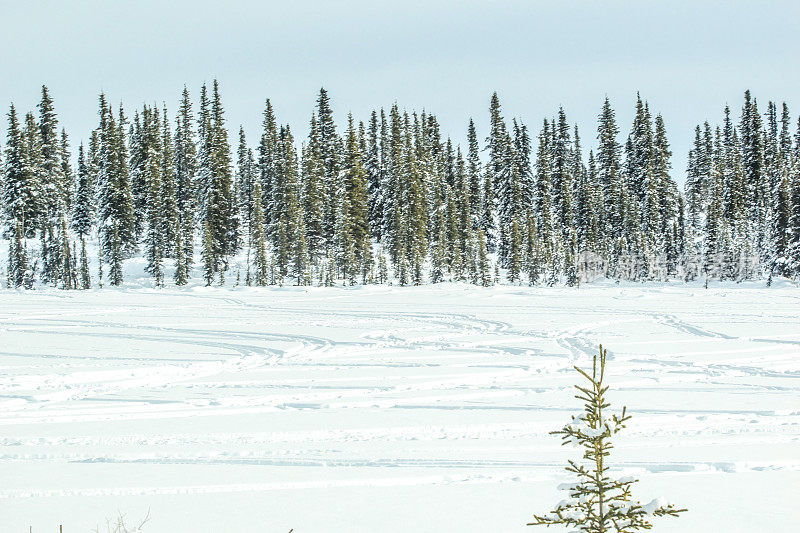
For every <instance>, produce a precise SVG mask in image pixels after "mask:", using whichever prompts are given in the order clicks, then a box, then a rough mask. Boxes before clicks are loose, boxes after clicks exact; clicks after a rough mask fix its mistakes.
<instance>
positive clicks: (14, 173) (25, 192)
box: [2, 104, 41, 237]
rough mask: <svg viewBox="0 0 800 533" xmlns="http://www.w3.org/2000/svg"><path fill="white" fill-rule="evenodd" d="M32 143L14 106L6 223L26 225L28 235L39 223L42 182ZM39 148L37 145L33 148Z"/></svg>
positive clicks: (5, 193) (5, 188) (6, 178)
mask: <svg viewBox="0 0 800 533" xmlns="http://www.w3.org/2000/svg"><path fill="white" fill-rule="evenodd" d="M30 146H31V143H29V142H26V139H25V136H24V134H23V129H22V127H21V126H20V123H19V120H18V119H17V111H16V108H15V107H14V104H11V108H10V110H9V112H8V130H7V134H6V149H5V155H6V157H5V175H4V176H3V178H4V179H3V180H2V193H3V194H2V196H3V201H2V205H3V215H4V219H5V221H6V223H7V224H8V225H9V226H11V227H16V225H17V223H20V224H22V233H23V235H24V236H26V237H27V236H32V233H33V231H34V229H35V228H36V227H37V224H38V222H39V208H40V205H41V203H40V197H41V182H40V179H39V174H38V173H37V172H36V170H35V167H34V166H33V165H32V164H31V161H30V159H31V157H33V154H31V153H30V149H29V148H30ZM33 146H35V144H34V145H33Z"/></svg>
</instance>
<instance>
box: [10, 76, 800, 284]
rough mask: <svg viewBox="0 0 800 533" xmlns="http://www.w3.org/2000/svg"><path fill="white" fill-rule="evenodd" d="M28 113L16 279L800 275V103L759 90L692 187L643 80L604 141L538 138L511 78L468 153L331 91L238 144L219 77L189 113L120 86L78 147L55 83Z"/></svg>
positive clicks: (555, 122) (708, 141)
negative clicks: (129, 273)
mask: <svg viewBox="0 0 800 533" xmlns="http://www.w3.org/2000/svg"><path fill="white" fill-rule="evenodd" d="M7 116H8V129H7V136H6V142H5V144H6V145H5V149H4V150H3V157H2V169H3V171H2V173H1V174H0V179H1V180H2V183H0V186H1V188H2V217H3V225H4V227H3V233H4V235H5V236H6V237H7V238H8V241H9V252H8V265H7V285H8V286H9V287H12V288H19V287H25V288H31V287H33V286H35V284H37V283H40V284H47V285H52V286H56V287H60V288H64V289H75V288H89V287H91V286H92V283H93V282H94V283H95V284H99V285H102V284H103V283H104V282H105V283H108V284H111V285H120V284H122V283H123V261H124V260H125V259H127V258H130V257H132V256H134V255H136V254H142V255H143V256H144V257H145V258H146V261H147V272H148V273H149V274H150V276H151V277H152V279H153V283H154V284H155V285H156V286H163V285H164V284H165V283H166V282H167V281H166V280H165V270H166V267H167V266H174V269H172V270H173V271H174V275H173V276H172V277H173V281H174V283H175V284H176V285H185V284H186V283H187V282H188V281H189V277H190V275H191V273H192V271H193V265H195V264H199V265H200V266H201V267H202V268H201V270H202V277H203V279H204V280H205V282H206V284H209V285H210V284H212V283H221V284H224V283H225V277H226V276H228V278H229V280H230V277H231V276H235V277H236V279H237V283H242V284H246V285H257V286H264V285H271V284H297V285H311V284H314V285H333V284H335V283H343V284H358V283H397V284H400V285H407V284H422V283H437V282H441V281H466V282H470V283H474V284H477V285H484V286H486V285H490V284H492V283H497V282H500V281H505V282H509V283H527V284H545V285H555V284H567V285H570V286H574V285H578V284H579V283H580V282H581V281H585V280H592V279H595V278H597V277H600V276H605V277H609V278H614V279H618V280H632V281H647V280H685V281H691V280H695V279H698V278H705V279H720V280H745V279H753V278H759V277H767V278H768V279H770V280H771V279H772V278H773V277H774V276H785V277H793V278H797V277H798V276H800V120H799V121H798V123H797V127H796V128H792V125H791V123H790V115H789V110H788V107H787V105H786V104H785V103H784V104H782V105H781V106H780V109H779V108H778V105H776V104H775V103H773V102H769V103H768V105H767V108H766V113H765V114H763V115H762V113H761V112H760V111H759V109H758V104H757V101H756V99H755V98H754V97H752V96H751V95H750V93H749V91H747V92H745V95H744V104H743V106H742V109H741V114H740V116H739V118H738V121H736V120H735V119H734V117H732V113H731V110H730V108H729V107H728V106H726V107H725V108H724V113H723V116H722V123H721V125H719V126H712V125H711V124H709V123H708V122H705V123H704V124H703V125H698V126H697V128H696V130H695V140H694V145H693V148H692V149H691V151H690V153H689V163H688V168H687V170H686V180H685V183H686V185H685V188H684V191H683V192H681V191H680V190H679V188H678V187H677V185H676V181H675V180H674V179H673V177H672V175H671V171H672V168H671V162H670V159H671V155H672V152H671V150H670V145H669V142H668V139H667V134H666V127H665V123H664V119H663V118H662V116H661V115H660V114H656V115H655V117H654V116H653V113H652V112H651V110H650V108H649V106H648V103H647V102H646V101H643V100H642V99H641V98H640V97H639V96H638V95H637V100H636V110H635V118H634V121H633V124H632V126H631V129H630V132H629V133H628V135H627V137H626V138H625V141H624V142H620V139H619V137H620V128H619V126H618V124H617V120H616V117H615V112H614V109H613V108H612V106H611V103H610V102H609V100H608V98H606V100H605V102H604V103H603V105H602V108H601V111H600V114H599V117H598V126H597V135H596V139H597V145H596V148H593V149H590V150H589V151H588V154H586V149H585V148H584V145H583V144H582V142H581V137H580V134H579V131H578V127H577V125H571V124H570V122H569V121H568V119H567V116H566V113H565V111H564V109H562V108H559V109H558V110H557V112H556V113H555V115H554V116H553V117H552V118H547V119H544V121H543V122H542V125H541V128H540V129H539V131H538V134H536V136H535V137H534V136H533V133H532V132H531V131H529V129H528V126H527V125H526V124H524V123H523V122H522V121H520V120H518V119H512V120H511V121H510V123H509V122H508V121H506V120H505V118H504V117H503V112H502V108H501V105H500V101H499V99H498V97H497V94H494V95H492V97H491V100H490V105H489V119H490V120H489V131H488V134H487V136H486V137H485V140H483V141H481V139H480V137H479V135H478V132H477V131H476V128H475V125H474V123H473V121H472V120H470V121H469V123H468V125H467V145H466V146H465V147H464V148H463V149H462V147H461V146H459V145H457V144H455V143H454V142H452V141H451V139H450V138H445V137H444V135H443V133H442V132H441V130H440V127H439V123H438V121H437V118H436V116H435V115H433V114H430V113H427V112H425V111H423V112H421V113H417V112H408V111H405V110H402V109H401V108H400V107H399V106H398V105H397V104H394V105H392V106H391V107H390V108H389V109H388V111H387V110H386V109H379V110H375V111H373V112H372V113H371V114H370V116H369V117H368V118H367V120H366V121H358V122H357V121H356V120H355V119H354V118H353V117H352V116H348V120H347V124H346V125H344V127H343V128H341V127H340V128H337V125H336V124H335V122H334V119H333V112H332V108H331V102H330V99H329V96H328V94H327V92H326V91H325V90H324V89H321V90H320V92H319V96H318V99H317V101H316V106H315V108H314V111H313V112H312V114H311V119H310V127H309V134H308V137H307V138H306V139H305V140H302V141H301V142H299V143H298V141H297V140H296V139H295V137H294V135H293V134H292V130H291V128H290V127H289V126H288V125H281V124H279V122H278V120H277V118H276V113H275V110H274V108H273V106H272V104H271V102H270V101H269V100H267V101H266V108H265V110H264V112H263V129H262V132H261V136H260V138H259V139H258V142H257V143H255V144H251V143H249V142H248V139H247V138H246V137H245V133H244V130H243V129H242V128H240V129H239V134H238V142H237V143H236V144H237V148H236V150H235V152H233V150H232V142H231V139H230V138H229V132H228V129H227V127H226V121H225V112H224V108H223V104H222V97H221V94H220V88H219V84H218V83H217V81H216V80H215V81H214V82H213V84H212V85H211V86H210V87H208V86H206V85H204V86H203V87H202V88H201V90H200V93H199V102H197V103H195V102H193V101H192V98H191V96H190V94H189V91H188V90H187V89H186V88H184V90H183V93H182V95H181V99H180V105H179V107H178V109H177V113H174V115H173V114H171V113H170V112H169V110H168V109H167V108H166V106H161V107H159V106H156V105H152V106H151V105H144V106H143V107H142V108H140V109H136V110H133V111H132V112H126V111H125V109H124V108H123V106H122V105H119V106H114V105H112V104H111V103H110V102H109V101H108V99H107V97H106V95H105V94H100V96H99V105H98V125H97V128H96V129H95V130H93V131H92V132H91V134H90V135H89V137H88V142H87V144H86V145H84V144H83V143H82V144H81V145H80V146H78V149H77V158H76V159H73V158H72V154H71V152H70V148H71V147H70V143H69V138H68V136H67V133H66V131H65V130H64V129H63V128H61V129H60V131H59V128H60V126H59V122H58V118H57V114H56V112H55V107H54V102H53V98H52V96H51V95H50V92H49V90H48V89H47V87H46V86H43V87H42V91H41V101H40V103H39V104H38V106H37V111H36V112H28V113H26V114H24V115H22V113H21V112H18V111H17V109H16V108H15V107H14V105H13V104H12V105H11V107H10V110H9V112H8V115H7ZM793 130H794V132H793ZM534 150H535V151H534ZM94 239H96V240H97V247H96V250H97V252H96V253H97V254H98V261H97V264H98V265H99V268H97V271H96V272H90V267H89V264H90V262H89V258H88V257H87V254H88V252H87V241H93V240H94ZM90 249H92V247H90ZM234 257H238V258H243V259H242V260H241V261H239V262H238V263H237V264H241V263H242V261H243V265H244V266H243V267H233V264H234V263H233V261H232V258H234ZM234 270H235V272H234Z"/></svg>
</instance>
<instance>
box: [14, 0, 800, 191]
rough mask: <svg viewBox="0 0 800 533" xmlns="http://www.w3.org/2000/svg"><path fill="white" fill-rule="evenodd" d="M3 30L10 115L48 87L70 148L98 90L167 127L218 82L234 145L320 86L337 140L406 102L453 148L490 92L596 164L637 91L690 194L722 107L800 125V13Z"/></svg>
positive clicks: (545, 4) (38, 11)
mask: <svg viewBox="0 0 800 533" xmlns="http://www.w3.org/2000/svg"><path fill="white" fill-rule="evenodd" d="M290 4H296V5H290ZM0 14H1V16H0V18H2V20H3V24H2V29H0V51H1V52H0V105H2V106H3V107H4V109H7V106H8V104H9V103H10V102H11V101H13V102H14V103H15V104H16V105H17V107H18V108H19V110H20V111H26V110H28V109H33V108H34V106H35V105H36V103H37V101H38V98H39V87H40V85H41V84H42V83H46V84H47V85H48V87H49V88H50V89H51V92H52V94H53V96H54V98H55V104H56V111H57V112H58V114H59V117H60V119H61V121H62V123H63V125H65V126H66V128H67V131H68V133H69V134H70V136H71V138H72V141H73V142H72V144H73V148H75V147H77V144H78V142H79V141H80V140H81V139H83V140H86V139H87V137H88V134H89V132H90V131H91V129H92V128H93V127H95V125H96V98H97V94H98V92H99V91H100V90H101V89H102V90H104V91H105V92H106V93H107V95H108V97H109V98H110V100H111V101H112V102H117V103H118V102H119V101H123V102H124V104H125V106H126V108H128V109H129V110H130V109H131V108H132V107H134V106H139V105H141V104H142V103H143V102H151V103H152V102H157V103H159V104H160V103H161V102H162V101H164V102H166V103H167V105H168V107H169V109H170V114H174V111H175V108H176V103H177V101H178V98H179V96H180V91H181V89H182V87H183V84H184V83H186V84H187V85H188V87H189V89H190V92H191V93H192V96H193V97H194V98H196V97H197V95H198V92H199V86H200V85H201V84H202V83H203V81H211V80H212V79H213V78H214V77H217V78H218V79H219V81H220V84H221V89H222V95H223V102H224V104H225V108H226V112H227V118H228V125H229V127H230V129H231V139H232V141H234V142H235V140H236V131H237V130H238V126H239V125H240V124H243V125H244V127H245V130H246V132H247V134H248V137H249V140H250V143H251V144H252V145H254V144H255V142H256V139H257V136H258V135H259V134H260V122H261V113H262V111H263V107H264V100H265V99H266V98H267V97H269V98H271V100H272V102H273V105H274V106H275V108H276V111H277V114H278V119H279V121H281V122H284V123H285V122H288V123H290V124H291V126H292V127H293V129H294V131H295V134H296V136H298V137H301V136H304V135H305V133H306V131H307V127H306V124H307V122H308V119H309V116H310V114H311V111H312V106H313V104H314V100H315V96H316V93H317V91H318V89H319V87H320V86H323V85H324V86H325V87H326V88H327V89H328V90H329V93H330V96H331V98H332V103H333V107H334V111H335V113H336V117H337V124H338V126H339V128H340V129H341V128H342V127H343V125H344V124H345V117H346V114H347V112H348V111H352V112H353V113H354V115H355V116H356V118H359V119H364V120H366V118H367V117H368V113H369V111H370V110H371V109H373V108H375V107H379V106H385V107H387V108H388V107H389V106H390V105H391V104H392V102H394V101H397V102H398V103H399V104H400V105H401V107H407V108H417V109H420V108H422V107H425V108H426V109H427V110H429V111H432V112H434V113H436V114H437V115H438V117H439V119H440V122H441V124H442V132H443V134H444V135H449V136H452V137H453V138H454V139H455V140H458V141H463V139H464V138H465V132H466V124H467V121H468V120H469V117H470V116H472V117H474V119H475V121H476V124H477V125H478V127H479V135H480V136H481V138H483V137H485V134H486V123H487V115H488V111H487V109H488V103H489V97H490V95H491V93H492V91H495V90H496V91H497V92H498V93H499V95H500V99H501V103H502V104H503V108H504V114H505V116H506V118H507V119H509V120H510V118H511V117H512V116H518V117H521V118H522V119H523V120H524V121H525V122H526V123H527V124H528V125H529V127H530V128H531V130H533V132H534V133H535V132H537V131H538V129H539V127H540V124H541V121H542V119H543V118H544V117H545V116H552V115H553V114H554V113H555V112H556V110H557V108H558V106H559V105H563V106H564V107H565V110H566V113H567V117H568V119H569V120H570V121H572V122H578V124H579V126H580V128H581V134H582V137H583V141H584V147H585V148H586V152H587V153H588V148H589V147H593V146H594V144H595V136H596V132H595V128H596V122H595V119H596V116H597V114H598V112H599V110H600V106H601V104H602V101H603V98H604V96H605V95H606V94H607V95H608V96H609V97H610V98H611V100H612V104H613V105H614V107H615V109H616V110H617V116H618V119H619V121H620V129H621V131H622V135H621V136H620V137H621V138H620V141H624V135H626V134H627V132H628V131H629V129H630V121H631V119H632V111H633V106H634V103H635V98H636V91H637V90H638V91H640V92H641V94H642V97H643V98H646V99H647V100H649V102H650V106H651V110H652V111H654V112H661V113H662V114H663V115H664V119H665V121H666V123H667V127H668V130H669V134H670V141H671V143H672V147H673V151H674V152H675V158H674V167H675V168H674V170H673V174H674V176H675V178H676V179H677V180H678V181H679V182H682V181H683V174H684V170H685V161H686V152H687V151H688V149H689V147H690V144H691V141H692V138H693V133H692V132H693V129H694V126H695V124H696V123H697V122H702V121H704V120H706V119H708V120H712V121H718V120H719V119H720V117H721V114H722V108H723V106H724V105H725V103H726V102H729V103H730V104H731V106H732V108H733V109H734V111H735V113H736V114H737V115H738V111H739V108H740V107H741V100H742V93H743V92H744V90H745V89H746V88H750V89H751V90H752V91H753V93H754V95H755V96H757V97H758V99H759V102H763V103H762V107H761V109H762V110H766V102H767V100H769V99H775V100H778V101H781V100H786V101H787V102H788V103H789V105H790V110H791V111H792V113H793V114H792V117H793V121H795V120H796V113H797V112H798V111H800V99H798V98H797V94H798V89H799V88H800V74H799V73H798V69H797V67H796V65H797V58H798V57H800V33H798V30H800V2H797V1H796V0H787V1H762V2H739V1H697V0H694V1H684V0H670V1H662V2H655V1H647V0H636V1H624V2H623V1H613V0H605V1H600V0H594V1H588V0H587V1H569V0H561V1H544V0H527V1H521V0H520V1H502V0H494V1H491V2H489V1H485V0H484V1H460V2H451V1H438V2H437V1H435V0H428V1H424V2H423V1H418V0H405V1H403V2H383V1H379V0H372V1H361V0H352V1H345V0H338V1H337V0H328V1H308V2H299V1H297V2H287V1H283V2H277V3H273V2H261V1H241V2H222V1H214V2H211V1H205V0H194V1H191V2H190V1H165V0H161V1H158V2H156V1H151V0H141V1H134V0H115V1H113V2H109V1H84V2H80V1H71V2H59V1H52V0H51V1H23V0H14V1H11V0H0ZM793 104H796V105H797V106H798V107H797V109H794V107H795V106H794V105H793ZM3 114H5V110H4V111H3ZM5 124H6V122H5V120H4V121H3V126H2V133H0V139H2V140H3V143H4V140H5V139H4V138H5V128H6V125H5Z"/></svg>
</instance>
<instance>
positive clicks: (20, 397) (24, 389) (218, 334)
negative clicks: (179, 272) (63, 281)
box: [0, 283, 800, 533]
mask: <svg viewBox="0 0 800 533" xmlns="http://www.w3.org/2000/svg"><path fill="white" fill-rule="evenodd" d="M600 342H602V343H603V344H604V345H606V346H607V347H608V349H609V354H610V358H612V360H611V361H610V363H609V364H610V369H609V373H610V378H609V383H610V384H611V385H612V388H613V390H612V392H611V396H610V398H611V400H612V403H613V407H617V408H621V407H622V405H623V404H626V405H628V408H629V410H630V412H631V413H632V414H633V415H634V418H633V420H632V425H631V427H630V428H629V430H628V431H627V432H626V433H625V436H624V438H622V439H621V440H620V441H619V444H618V448H617V450H616V452H615V455H614V457H613V460H614V462H615V464H617V465H619V472H620V475H624V474H623V473H629V474H634V475H637V476H639V477H640V478H641V480H642V481H641V483H640V484H639V485H638V486H637V494H638V496H639V498H640V499H641V500H643V501H649V500H650V499H651V498H653V497H655V496H662V495H663V496H666V497H667V498H668V499H670V500H672V501H674V502H675V503H676V504H678V505H680V506H685V507H688V508H689V509H690V512H689V513H686V514H685V515H684V516H683V517H682V518H680V519H669V518H666V519H662V520H660V521H659V523H658V525H657V530H658V531H662V532H665V533H666V532H678V531H680V532H686V531H708V530H709V527H711V526H712V525H713V528H714V529H715V530H718V531H726V532H738V531H742V532H744V531H748V532H752V531H770V532H783V531H797V529H796V527H797V525H796V517H795V515H796V511H795V510H793V509H796V503H797V500H798V497H800V289H798V288H797V287H791V286H778V287H772V288H763V287H762V286H761V285H756V284H753V285H749V286H744V285H729V286H724V287H714V286H713V284H712V288H710V289H708V290H704V289H703V288H702V287H699V286H685V285H671V286H663V285H662V286H641V285H639V286H617V285H614V284H611V283H609V284H601V283H600V284H595V285H590V286H584V287H581V288H580V289H579V290H575V289H567V288H535V289H530V288H525V287H495V288H490V289H482V288H475V287H468V286H462V285H443V286H428V287H418V288H414V287H409V288H397V287H394V288H392V287H368V288H354V289H341V288H334V289H320V288H312V289H308V290H305V289H303V290H301V289H297V288H289V287H286V288H282V289H277V288H276V289H233V290H232V289H219V288H201V287H195V288H192V289H187V290H176V289H166V290H161V291H159V290H152V289H145V288H134V289H127V290H113V289H109V288H105V289H103V290H102V291H97V290H91V291H86V292H79V291H73V292H62V291H56V290H52V289H48V290H38V291H34V292H32V293H21V292H15V291H8V290H1V291H0V405H2V410H0V446H1V447H0V455H1V456H0V531H2V533H5V532H20V533H22V532H27V531H29V529H28V528H29V526H33V531H34V532H37V531H41V532H46V531H56V529H55V527H57V525H58V524H64V531H65V532H69V533H72V532H86V531H90V530H92V529H93V528H94V527H96V526H97V524H98V523H101V522H102V521H103V520H104V518H105V517H111V516H112V515H115V514H116V513H117V511H120V512H122V513H124V514H126V515H127V516H128V517H130V518H131V519H135V518H138V517H141V516H143V515H145V514H146V513H147V511H148V509H149V510H150V516H151V521H150V522H149V523H148V525H147V527H146V528H145V530H144V531H145V532H148V531H152V532H172V533H174V532H184V531H185V532H189V531H191V532H211V531H214V532H233V531H242V532H249V531H260V532H284V533H285V532H287V531H288V530H289V529H290V528H294V530H295V532H296V533H305V532H361V531H364V532H367V531H370V532H375V531H381V532H400V531H403V532H410V531H426V532H427V531H430V532H433V531H436V532H448V531H454V532H455V531H458V532H460V533H468V532H522V531H538V529H533V528H526V526H525V523H526V522H527V521H528V520H529V519H530V518H531V517H532V514H533V513H534V512H544V511H547V510H549V509H550V508H551V507H552V506H553V505H554V504H555V503H556V502H557V501H558V500H559V499H561V495H560V494H559V493H558V491H556V489H555V487H556V485H557V484H559V483H561V482H563V481H565V480H567V479H568V478H566V477H565V474H564V472H563V465H564V463H565V461H566V459H567V458H568V457H573V456H574V455H575V453H576V450H575V449H573V448H571V447H564V448H562V447H561V446H560V445H559V440H558V439H557V438H555V437H552V436H550V435H548V431H551V430H554V429H558V428H559V427H560V426H561V425H562V424H563V423H564V422H565V421H567V420H568V419H569V415H570V414H571V413H576V412H578V411H579V410H580V405H579V404H578V402H577V401H576V400H574V399H573V398H572V394H573V393H572V390H571V385H572V383H574V382H575V381H576V373H575V372H574V371H573V370H571V367H572V365H573V364H579V365H586V364H587V363H588V362H589V361H590V354H592V353H594V352H595V351H596V346H597V344H598V343H600Z"/></svg>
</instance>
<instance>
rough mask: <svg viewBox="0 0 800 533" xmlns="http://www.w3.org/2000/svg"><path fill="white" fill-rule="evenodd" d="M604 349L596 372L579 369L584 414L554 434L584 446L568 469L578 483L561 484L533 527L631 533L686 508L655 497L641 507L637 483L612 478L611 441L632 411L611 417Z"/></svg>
mask: <svg viewBox="0 0 800 533" xmlns="http://www.w3.org/2000/svg"><path fill="white" fill-rule="evenodd" d="M605 368H606V350H604V349H603V347H602V346H600V354H599V357H598V356H597V355H595V356H594V357H593V360H592V373H591V374H589V373H588V372H587V371H585V370H583V369H581V368H579V367H577V366H576V367H575V370H577V371H578V372H579V373H580V374H581V376H583V377H584V378H586V379H587V380H588V381H589V384H588V385H585V386H581V385H576V386H575V388H576V389H577V390H578V392H579V394H577V395H576V396H575V398H577V399H579V400H581V401H583V402H584V412H583V414H581V415H578V416H573V417H572V421H571V422H570V423H569V424H567V425H565V426H564V428H563V429H561V430H559V431H554V432H552V433H551V434H553V435H560V436H561V440H562V444H564V445H566V444H573V445H577V446H579V447H580V448H582V449H583V456H582V459H583V461H573V460H570V461H569V465H568V466H567V467H566V470H567V472H569V473H570V474H574V475H575V476H576V477H577V481H576V482H574V483H569V484H565V485H563V486H560V487H559V488H562V489H563V490H565V491H566V492H567V494H568V497H567V498H566V499H564V500H562V501H561V502H560V503H559V504H558V505H557V506H556V508H555V509H553V510H552V511H551V512H549V513H547V514H545V515H541V516H539V515H534V521H533V522H531V523H529V524H528V525H529V526H538V525H544V526H548V527H549V526H551V525H564V526H569V527H577V528H579V529H578V530H579V531H585V532H587V533H604V532H610V531H616V532H619V533H629V532H632V531H638V530H641V529H652V527H653V525H652V523H651V522H650V520H651V519H652V517H659V516H678V514H679V513H682V512H685V511H686V509H676V508H675V506H673V505H672V504H668V503H663V502H662V501H660V500H653V501H651V502H650V503H648V504H645V505H642V504H640V503H639V502H637V501H635V500H633V499H632V498H633V496H632V494H631V489H632V488H633V485H635V484H636V482H637V481H638V480H637V479H634V478H628V477H623V478H620V479H614V478H612V477H611V476H610V475H609V473H610V466H609V464H608V457H609V456H610V455H611V450H612V449H613V445H612V443H611V439H612V438H613V437H614V436H615V435H616V434H617V433H619V432H620V431H621V430H623V429H625V427H626V425H627V423H628V421H629V420H630V418H631V417H630V415H628V414H626V410H625V408H624V407H623V408H622V412H621V413H620V414H613V415H610V416H609V415H608V414H606V409H607V408H608V407H609V405H610V404H609V403H608V400H607V398H606V393H607V392H608V385H604V381H603V380H604V378H605Z"/></svg>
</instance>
